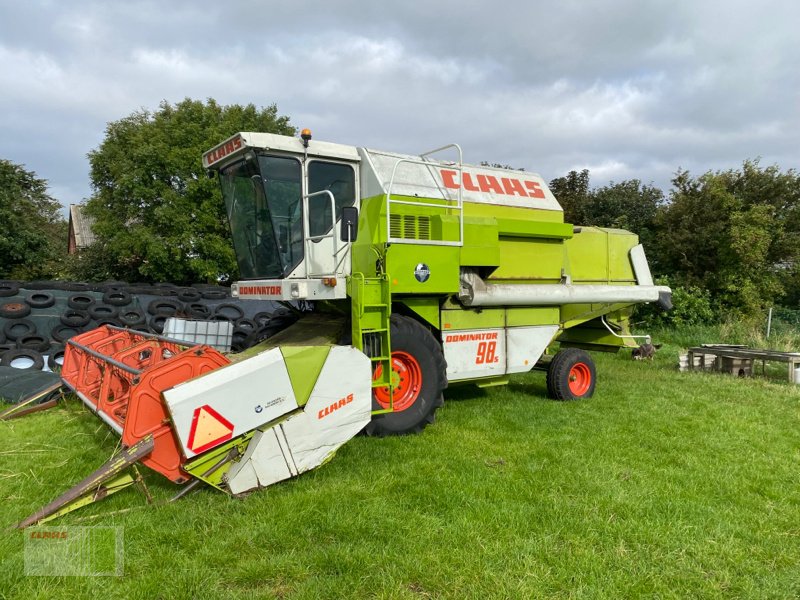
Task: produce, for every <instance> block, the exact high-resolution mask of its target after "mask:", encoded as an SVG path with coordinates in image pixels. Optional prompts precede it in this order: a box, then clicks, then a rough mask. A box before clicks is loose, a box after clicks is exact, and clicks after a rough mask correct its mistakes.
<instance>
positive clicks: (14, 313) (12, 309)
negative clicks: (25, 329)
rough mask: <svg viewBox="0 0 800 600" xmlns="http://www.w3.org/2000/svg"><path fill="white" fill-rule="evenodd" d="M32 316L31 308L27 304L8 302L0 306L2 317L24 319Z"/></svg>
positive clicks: (0, 315)
mask: <svg viewBox="0 0 800 600" xmlns="http://www.w3.org/2000/svg"><path fill="white" fill-rule="evenodd" d="M29 314H31V307H30V305H29V304H27V303H25V302H6V303H4V304H0V317H5V318H6V319H22V318H23V317H27V316H28V315H29Z"/></svg>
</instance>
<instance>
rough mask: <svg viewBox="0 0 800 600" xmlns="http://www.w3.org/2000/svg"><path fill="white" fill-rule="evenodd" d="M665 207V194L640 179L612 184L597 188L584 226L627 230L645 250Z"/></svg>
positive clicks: (585, 207) (586, 205)
mask: <svg viewBox="0 0 800 600" xmlns="http://www.w3.org/2000/svg"><path fill="white" fill-rule="evenodd" d="M663 204H664V192H662V191H661V190H660V189H658V188H657V187H654V186H652V185H642V182H641V181H639V180H638V179H630V180H627V181H622V182H620V183H614V182H613V181H612V182H611V183H609V184H608V185H606V186H603V187H599V188H595V189H594V190H592V192H591V193H590V194H589V199H588V202H586V204H585V205H584V208H583V212H584V215H583V216H584V219H585V222H584V224H586V225H596V226H598V227H615V228H618V229H627V230H628V231H632V232H633V233H635V234H637V235H638V236H639V239H640V240H641V242H642V244H644V246H645V248H648V247H650V245H651V242H652V240H653V238H654V236H655V229H656V225H655V220H656V215H657V214H658V211H659V208H660V207H661V206H663Z"/></svg>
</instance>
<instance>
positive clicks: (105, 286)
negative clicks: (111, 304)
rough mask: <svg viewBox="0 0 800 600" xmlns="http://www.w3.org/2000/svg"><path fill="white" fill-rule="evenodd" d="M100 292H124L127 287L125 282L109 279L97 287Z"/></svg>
mask: <svg viewBox="0 0 800 600" xmlns="http://www.w3.org/2000/svg"><path fill="white" fill-rule="evenodd" d="M98 287H99V288H100V291H102V292H109V291H111V290H124V289H127V287H128V282H127V281H114V280H113V279H109V280H108V281H104V282H102V283H100V284H99V285H98Z"/></svg>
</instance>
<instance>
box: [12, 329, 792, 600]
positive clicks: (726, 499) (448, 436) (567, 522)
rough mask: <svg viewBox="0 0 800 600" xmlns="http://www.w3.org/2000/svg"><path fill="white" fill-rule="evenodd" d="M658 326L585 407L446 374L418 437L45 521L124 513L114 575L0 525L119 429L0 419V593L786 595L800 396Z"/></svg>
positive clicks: (611, 359) (521, 384) (73, 407)
mask: <svg viewBox="0 0 800 600" xmlns="http://www.w3.org/2000/svg"><path fill="white" fill-rule="evenodd" d="M657 341H658V340H657ZM662 341H666V342H667V345H666V347H665V348H664V349H662V351H661V352H660V353H659V354H658V355H657V357H656V359H655V361H653V362H633V361H631V360H630V358H629V356H628V355H627V354H625V355H623V354H619V355H599V356H597V363H598V372H599V378H598V389H597V392H596V394H595V396H594V398H592V399H591V400H588V401H581V402H568V403H560V402H553V401H550V400H547V399H546V398H545V384H544V374H543V373H531V374H528V375H525V376H519V377H515V378H514V379H513V380H512V383H511V385H509V386H507V387H505V388H494V389H490V390H486V391H482V390H478V389H476V388H472V387H466V388H460V389H452V390H448V392H447V394H446V400H447V401H446V403H445V406H444V408H443V409H442V410H441V411H440V412H439V414H438V420H437V423H436V424H435V425H434V426H432V427H430V428H429V429H427V430H426V431H425V432H424V433H423V434H422V435H419V436H412V437H402V438H390V439H368V438H363V437H359V438H356V439H355V440H353V441H352V442H350V443H349V444H347V445H346V446H345V447H344V448H343V449H342V450H341V451H340V452H339V454H338V455H337V456H336V458H335V459H334V460H333V461H332V462H331V463H329V464H328V465H326V466H324V467H322V468H321V469H319V470H317V471H314V472H312V473H309V474H307V475H304V476H302V477H300V478H299V479H296V480H293V481H290V482H287V483H283V484H279V485H277V486H275V487H273V488H270V489H269V490H265V491H261V492H257V493H253V494H251V495H250V496H248V497H247V498H244V499H238V500H237V499H231V498H228V497H226V496H224V495H223V494H220V493H217V492H215V491H212V490H210V489H203V490H201V491H198V492H195V493H193V494H191V495H189V496H188V497H186V498H185V499H183V500H181V501H179V502H177V503H174V504H164V501H165V500H167V499H168V498H169V497H170V496H171V495H172V494H174V492H175V488H174V487H173V486H172V485H171V484H168V483H167V482H166V480H163V479H161V478H160V476H157V475H155V474H152V473H147V474H146V480H147V483H148V485H149V488H150V491H151V492H152V494H153V495H154V497H155V499H156V506H146V505H145V504H144V501H143V496H142V495H141V494H140V493H139V492H137V491H134V490H132V489H129V490H125V491H123V492H121V493H119V494H118V495H116V496H114V497H111V498H109V499H107V500H105V501H103V502H101V503H98V504H95V505H93V506H90V507H88V508H85V509H82V510H81V511H78V512H76V513H73V514H71V515H68V516H67V517H65V518H62V519H60V520H59V521H57V525H59V526H66V525H82V526H87V525H104V526H105V525H112V526H116V527H120V528H121V531H122V532H123V535H124V553H123V554H124V576H122V577H30V576H26V575H25V572H24V553H23V546H24V538H23V534H22V533H21V532H18V531H14V530H10V529H7V528H8V527H10V526H12V525H13V524H14V523H16V522H17V521H19V520H20V519H22V518H23V517H25V516H27V515H28V514H29V513H31V512H33V511H34V510H35V509H37V508H39V507H40V506H41V505H42V504H44V503H46V502H48V501H49V500H50V499H52V498H53V497H55V496H56V495H57V494H59V493H61V492H62V491H64V490H65V489H67V488H68V487H70V486H71V485H72V484H73V483H75V482H76V481H77V480H78V479H80V478H81V477H83V476H84V475H86V474H87V473H89V472H90V471H91V470H93V469H94V468H95V467H96V466H99V465H100V464H101V463H102V462H104V461H105V459H106V458H107V457H108V455H109V454H110V453H111V451H112V450H113V449H114V447H115V444H116V440H115V438H114V436H113V435H112V434H110V433H108V432H107V429H106V427H105V426H104V425H102V424H101V423H100V421H98V420H97V419H96V418H94V417H92V416H91V415H90V414H89V413H88V412H87V411H85V410H84V409H83V408H82V407H81V406H80V404H79V403H78V402H76V401H71V402H68V403H67V404H66V405H65V406H64V407H62V408H58V409H55V410H51V411H49V412H48V413H44V414H39V415H33V416H30V417H27V418H24V419H21V420H18V421H12V422H8V423H0V439H2V442H0V497H2V499H3V512H2V525H3V531H2V533H0V560H1V561H2V566H1V567H0V596H2V597H9V598H26V599H28V598H75V597H89V596H94V597H97V598H101V597H113V598H257V597H265V598H273V597H274V598H351V597H356V598H358V597H369V598H373V597H374V598H540V597H555V598H635V597H659V598H686V597H710V598H714V597H724V598H730V597H735V598H787V597H798V596H800V390H798V389H797V388H795V387H794V386H790V385H789V384H787V383H785V382H784V381H783V380H782V379H777V378H776V379H773V380H763V379H752V380H741V379H738V380H737V379H734V378H731V377H726V376H721V375H713V374H683V373H678V372H677V370H676V368H675V365H676V364H677V355H678V351H679V349H678V346H677V345H673V344H671V343H669V342H670V341H671V340H670V339H669V338H668V336H665V339H663V340H662ZM674 341H677V342H680V343H684V341H683V339H682V338H678V337H675V338H674ZM703 341H714V340H708V339H695V340H693V343H700V342H703ZM120 511H125V512H120Z"/></svg>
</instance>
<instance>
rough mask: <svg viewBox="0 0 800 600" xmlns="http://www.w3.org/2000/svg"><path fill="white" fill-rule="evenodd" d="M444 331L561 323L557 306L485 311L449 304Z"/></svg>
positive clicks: (443, 319) (444, 313)
mask: <svg viewBox="0 0 800 600" xmlns="http://www.w3.org/2000/svg"><path fill="white" fill-rule="evenodd" d="M441 321H442V327H441V329H442V330H456V331H458V330H460V329H497V328H501V327H531V326H535V325H555V324H557V323H558V322H559V309H558V307H556V306H541V307H539V306H537V307H530V308H526V307H509V308H502V307H500V308H484V309H483V310H476V309H465V308H459V307H458V306H457V305H456V306H453V304H452V303H450V304H449V307H448V308H444V309H443V310H442V315H441Z"/></svg>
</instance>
